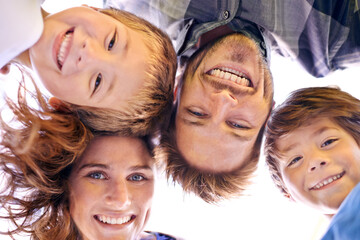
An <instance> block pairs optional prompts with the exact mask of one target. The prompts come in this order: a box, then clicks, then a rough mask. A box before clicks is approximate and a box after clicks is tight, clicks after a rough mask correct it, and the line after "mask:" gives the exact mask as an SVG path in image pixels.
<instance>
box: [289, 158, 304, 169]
mask: <svg viewBox="0 0 360 240" xmlns="http://www.w3.org/2000/svg"><path fill="white" fill-rule="evenodd" d="M301 159H302V157H296V158H294V159H293V160H291V162H290V163H289V164H288V167H290V166H291V165H293V164H295V163H297V162H298V161H300V160H301Z"/></svg>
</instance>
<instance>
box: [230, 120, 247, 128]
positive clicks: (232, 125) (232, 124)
mask: <svg viewBox="0 0 360 240" xmlns="http://www.w3.org/2000/svg"><path fill="white" fill-rule="evenodd" d="M226 123H227V124H228V125H229V126H230V127H232V128H239V129H249V128H248V127H246V126H243V125H240V124H237V123H235V122H231V121H226Z"/></svg>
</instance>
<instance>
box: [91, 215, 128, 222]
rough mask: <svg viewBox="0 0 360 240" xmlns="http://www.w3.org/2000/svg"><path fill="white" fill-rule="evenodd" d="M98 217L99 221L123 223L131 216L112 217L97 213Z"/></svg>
mask: <svg viewBox="0 0 360 240" xmlns="http://www.w3.org/2000/svg"><path fill="white" fill-rule="evenodd" d="M98 219H99V221H100V222H103V223H107V224H124V223H127V222H129V221H130V219H131V216H127V217H122V218H112V217H106V216H101V215H98Z"/></svg>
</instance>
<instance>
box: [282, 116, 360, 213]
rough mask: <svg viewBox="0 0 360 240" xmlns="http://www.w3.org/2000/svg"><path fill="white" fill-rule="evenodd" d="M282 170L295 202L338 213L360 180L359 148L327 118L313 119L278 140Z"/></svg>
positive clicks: (348, 135)
mask: <svg viewBox="0 0 360 240" xmlns="http://www.w3.org/2000/svg"><path fill="white" fill-rule="evenodd" d="M277 146H278V148H279V150H280V153H281V154H282V157H281V158H280V159H279V161H280V171H281V174H282V176H283V180H284V183H285V186H286V187H287V188H288V191H289V193H290V195H291V197H292V198H293V199H294V200H295V201H296V202H302V203H304V204H306V205H309V206H312V207H315V208H317V209H318V210H320V211H321V212H323V213H324V214H335V213H336V212H337V209H338V208H339V206H340V204H341V203H342V201H343V200H344V199H345V197H346V196H347V195H348V194H349V193H350V191H351V190H352V189H353V188H354V187H355V186H356V184H357V183H358V182H359V181H360V148H359V146H358V144H357V143H356V141H355V140H354V138H353V137H352V136H351V135H350V134H348V133H347V132H346V131H345V130H344V129H342V128H341V127H340V126H338V125H337V124H335V123H334V122H332V121H331V120H329V119H327V118H318V119H314V120H313V121H312V122H311V125H306V126H303V127H300V128H298V129H296V130H295V131H293V132H291V133H289V134H287V135H285V136H284V137H282V138H280V139H279V140H278V141H277Z"/></svg>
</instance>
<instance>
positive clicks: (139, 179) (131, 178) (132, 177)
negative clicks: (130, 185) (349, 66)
mask: <svg viewBox="0 0 360 240" xmlns="http://www.w3.org/2000/svg"><path fill="white" fill-rule="evenodd" d="M129 179H130V181H135V182H139V181H143V180H146V179H145V177H144V176H142V175H139V174H135V175H132V176H130V178H129Z"/></svg>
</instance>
